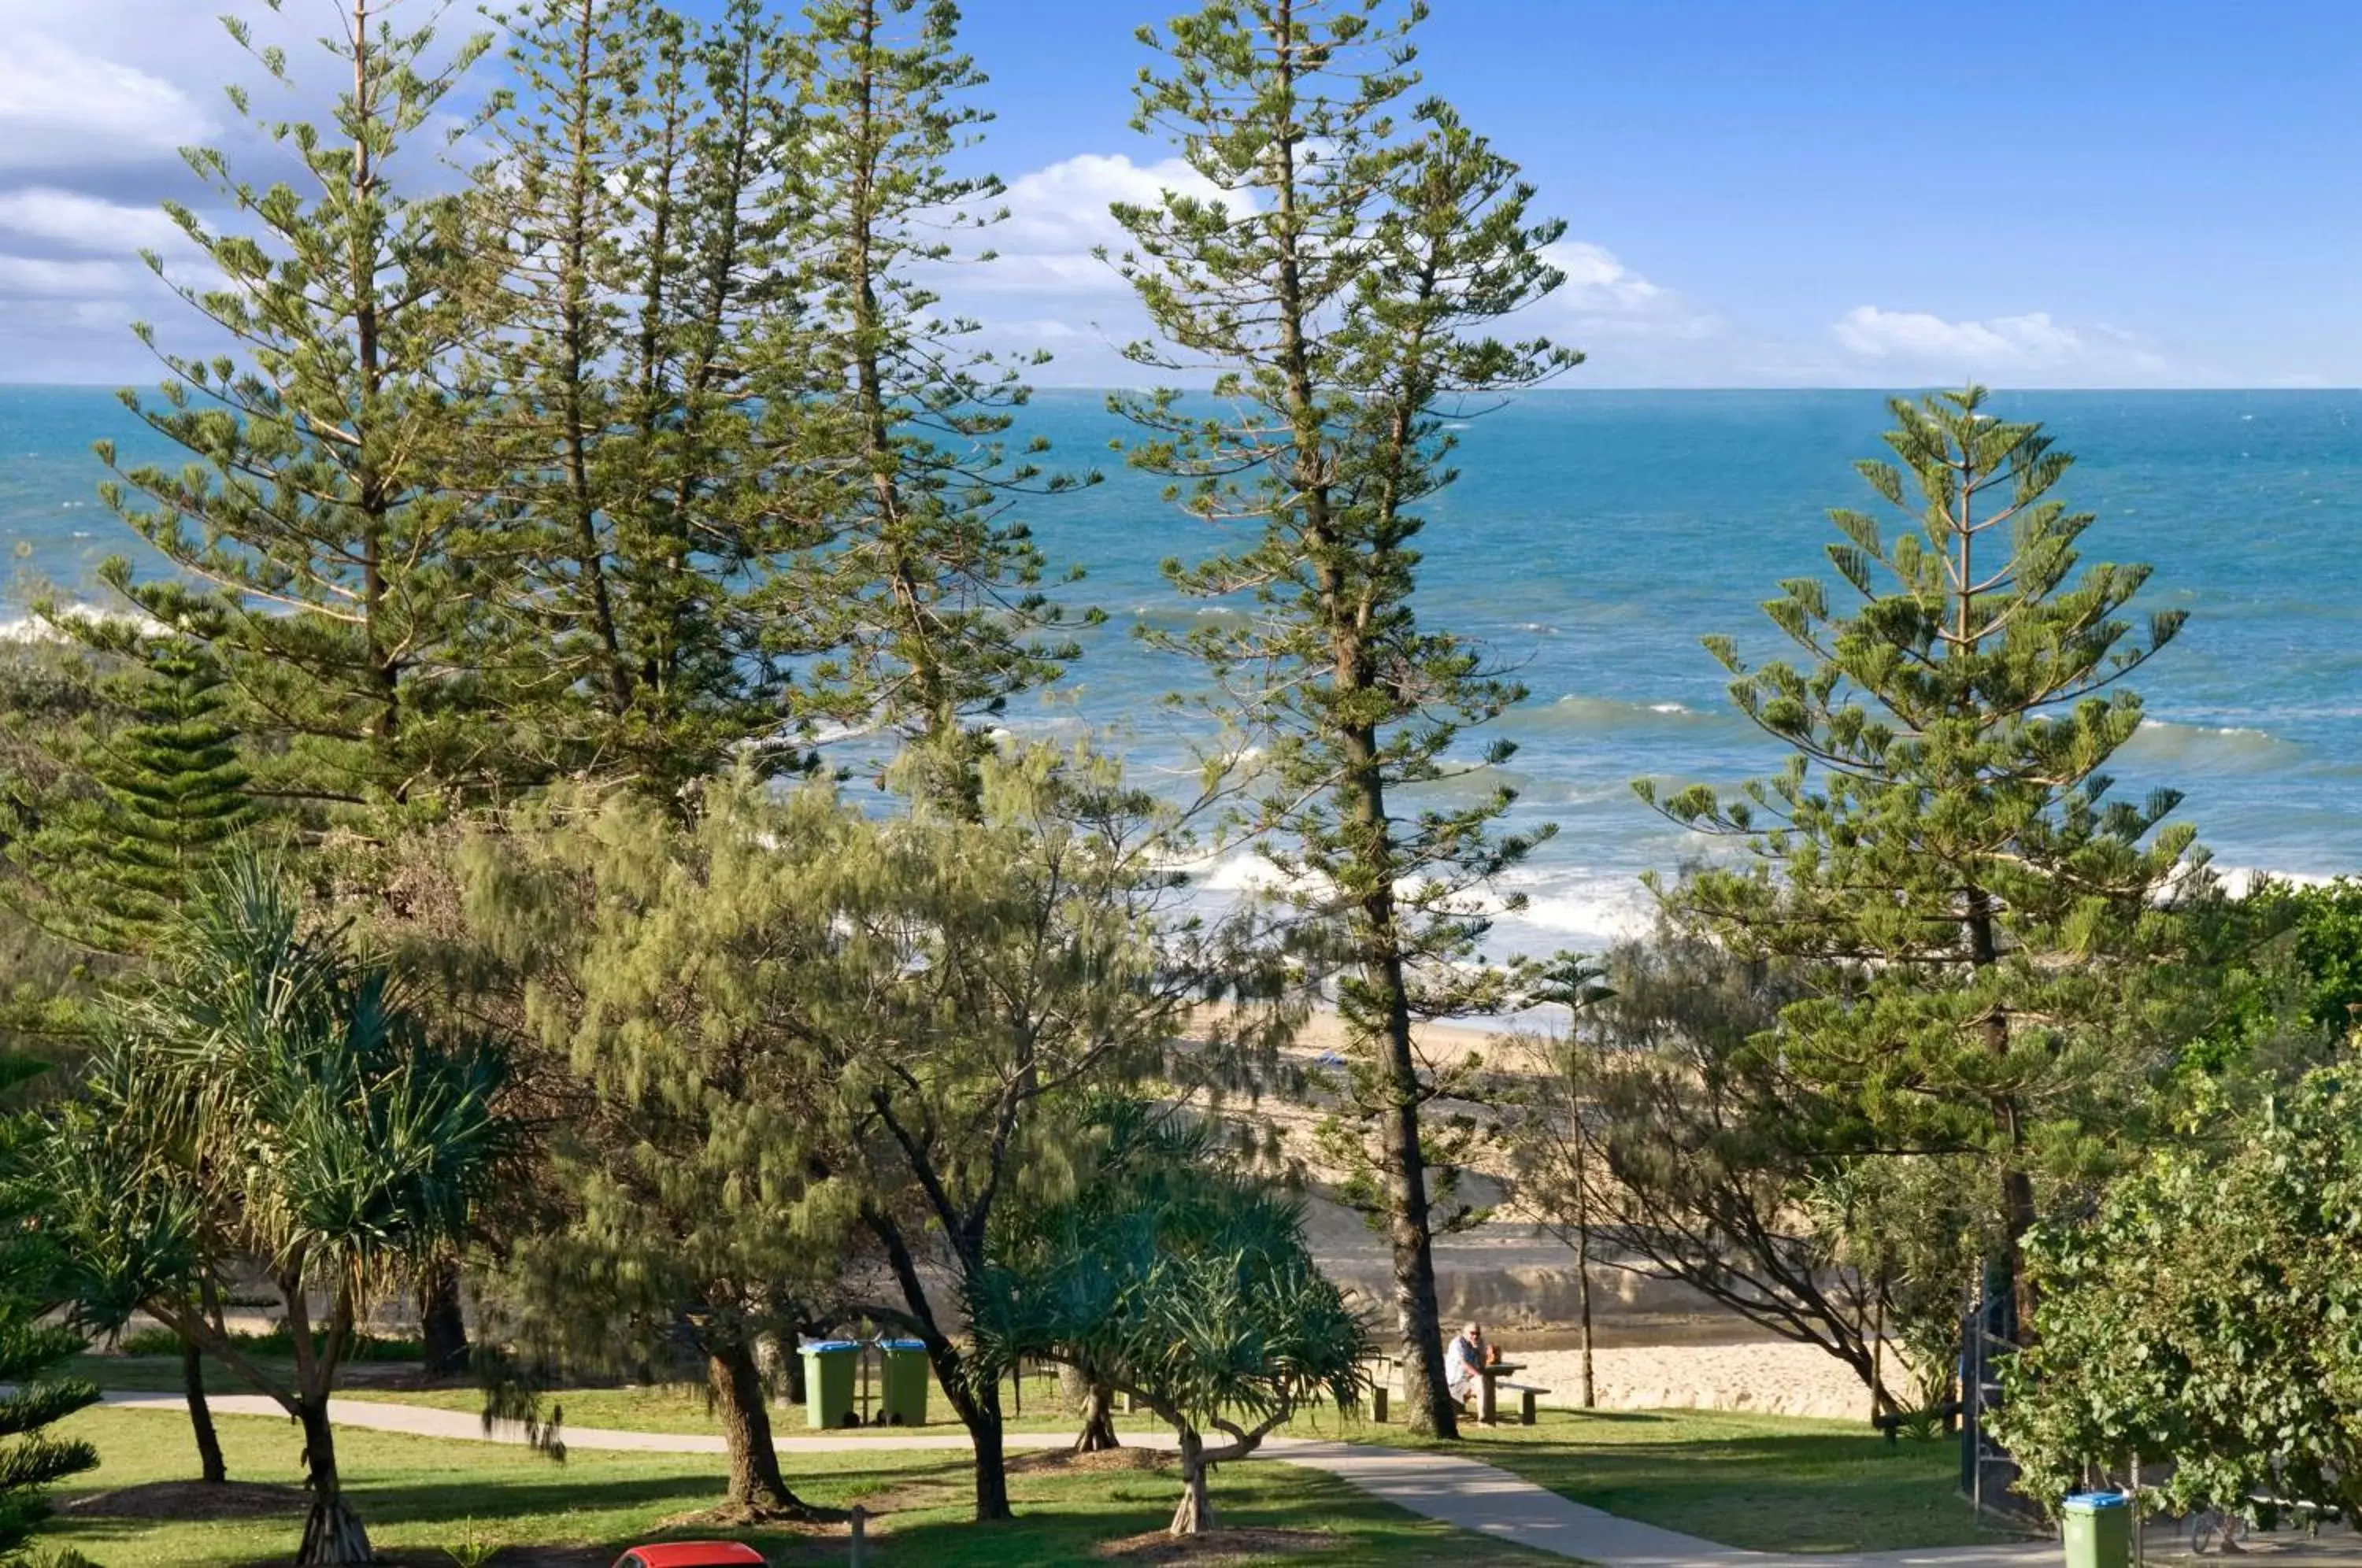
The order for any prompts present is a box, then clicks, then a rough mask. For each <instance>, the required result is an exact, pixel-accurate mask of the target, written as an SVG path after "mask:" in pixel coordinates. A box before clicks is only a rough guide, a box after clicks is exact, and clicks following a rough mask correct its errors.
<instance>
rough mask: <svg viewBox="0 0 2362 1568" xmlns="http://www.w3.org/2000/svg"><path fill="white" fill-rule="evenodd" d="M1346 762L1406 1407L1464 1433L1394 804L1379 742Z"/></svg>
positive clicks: (1355, 664)
mask: <svg viewBox="0 0 2362 1568" xmlns="http://www.w3.org/2000/svg"><path fill="white" fill-rule="evenodd" d="M1359 653H1360V650H1359V648H1358V647H1357V646H1354V647H1351V649H1350V651H1348V650H1347V648H1346V647H1343V646H1341V651H1340V656H1339V658H1338V667H1339V669H1338V680H1339V684H1340V685H1341V686H1345V687H1347V689H1349V690H1351V689H1356V688H1358V687H1359V686H1360V685H1361V684H1362V680H1361V674H1362V672H1361V670H1360V668H1359ZM1341 738H1342V739H1343V741H1344V751H1345V755H1346V766H1347V773H1346V793H1347V795H1348V799H1349V801H1350V804H1349V807H1348V810H1349V812H1351V820H1352V824H1353V826H1354V827H1355V829H1357V830H1358V834H1359V836H1360V837H1361V839H1362V844H1361V845H1360V847H1359V851H1358V854H1359V857H1360V859H1361V862H1362V866H1363V869H1364V872H1365V874H1367V875H1368V876H1369V878H1370V883H1371V888H1370V891H1369V892H1368V893H1367V894H1366V895H1365V896H1364V898H1363V919H1364V921H1365V922H1367V929H1366V930H1365V931H1364V933H1363V937H1362V940H1363V942H1364V943H1365V944H1367V947H1368V948H1369V949H1374V952H1371V953H1370V955H1369V957H1368V958H1367V959H1365V961H1364V963H1363V982H1364V983H1365V984H1367V985H1368V986H1369V987H1370V988H1371V989H1372V991H1374V993H1375V997H1376V1000H1377V1002H1378V1004H1379V1005H1380V1006H1382V1007H1384V1008H1385V1020H1384V1021H1383V1024H1382V1027H1381V1030H1380V1037H1379V1039H1378V1041H1377V1046H1378V1051H1379V1065H1380V1066H1381V1067H1382V1068H1383V1069H1384V1077H1385V1096H1386V1100H1387V1104H1386V1107H1385V1128H1384V1130H1383V1132H1382V1133H1381V1137H1382V1139H1383V1142H1384V1149H1383V1165H1384V1168H1385V1178H1386V1211H1387V1212H1386V1240H1387V1242H1389V1244H1390V1245H1391V1248H1392V1251H1393V1253H1394V1282H1395V1318H1396V1325H1397V1326H1398V1327H1399V1329H1400V1330H1401V1332H1402V1344H1403V1405H1404V1416H1405V1419H1406V1421H1407V1425H1408V1426H1409V1429H1410V1430H1411V1431H1412V1432H1414V1433H1418V1434H1423V1435H1427V1436H1431V1437H1440V1438H1456V1437H1458V1436H1459V1435H1460V1404H1459V1401H1458V1400H1456V1399H1454V1398H1452V1397H1451V1380H1450V1377H1449V1376H1448V1375H1447V1373H1446V1370H1445V1366H1444V1359H1443V1314H1442V1309H1440V1307H1439V1306H1438V1304H1437V1300H1436V1289H1435V1238H1434V1231H1433V1227H1432V1224H1431V1222H1430V1220H1429V1206H1428V1194H1427V1151H1426V1148H1425V1146H1424V1145H1423V1143H1421V1140H1420V1137H1419V1121H1420V1114H1419V1113H1420V1100H1421V1099H1422V1095H1421V1088H1420V1084H1419V1079H1418V1055H1417V1054H1416V1052H1415V1051H1414V1049H1413V1047H1412V1043H1411V1025H1410V988H1409V982H1408V977H1407V976H1406V975H1405V974H1404V972H1403V962H1402V956H1401V955H1400V954H1399V952H1397V951H1396V948H1395V943H1394V937H1395V924H1396V909H1395V894H1394V878H1393V875H1392V861H1393V845H1392V843H1391V841H1390V834H1389V828H1388V825H1387V823H1386V817H1385V793H1384V790H1383V789H1382V787H1381V786H1380V784H1379V782H1378V778H1377V769H1378V763H1377V737H1376V736H1375V735H1374V734H1371V733H1370V732H1368V731H1366V730H1349V731H1347V732H1346V733H1345V734H1344V735H1343V736H1342V737H1341Z"/></svg>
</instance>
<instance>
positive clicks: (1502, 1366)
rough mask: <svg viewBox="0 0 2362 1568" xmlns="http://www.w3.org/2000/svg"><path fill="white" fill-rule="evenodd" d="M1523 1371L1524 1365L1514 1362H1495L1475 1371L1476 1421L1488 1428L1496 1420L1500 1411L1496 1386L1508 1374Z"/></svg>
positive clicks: (1498, 1393)
mask: <svg viewBox="0 0 2362 1568" xmlns="http://www.w3.org/2000/svg"><path fill="white" fill-rule="evenodd" d="M1525 1369H1526V1368H1525V1364H1524V1363H1522V1362H1515V1361H1496V1362H1493V1363H1491V1364H1487V1365H1485V1366H1480V1367H1478V1368H1477V1369H1476V1419H1478V1420H1480V1421H1482V1422H1484V1423H1485V1425H1486V1426H1488V1427H1489V1426H1491V1425H1492V1424H1493V1423H1494V1421H1495V1420H1496V1419H1497V1418H1498V1413H1499V1409H1500V1392H1499V1389H1498V1388H1497V1387H1496V1385H1497V1384H1498V1383H1499V1381H1500V1380H1501V1379H1502V1378H1504V1377H1507V1376H1508V1375H1509V1374H1511V1373H1513V1372H1523V1371H1525Z"/></svg>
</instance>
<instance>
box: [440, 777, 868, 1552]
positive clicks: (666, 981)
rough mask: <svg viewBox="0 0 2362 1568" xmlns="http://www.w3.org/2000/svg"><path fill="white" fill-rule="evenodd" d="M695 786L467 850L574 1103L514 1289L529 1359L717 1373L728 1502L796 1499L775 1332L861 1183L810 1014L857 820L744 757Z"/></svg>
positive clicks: (521, 829) (472, 895)
mask: <svg viewBox="0 0 2362 1568" xmlns="http://www.w3.org/2000/svg"><path fill="white" fill-rule="evenodd" d="M694 807H695V809H694V810H693V812H692V813H691V814H690V819H689V821H688V822H687V823H685V824H684V823H679V822H678V821H676V820H674V819H672V818H671V817H669V816H668V813H667V812H665V811H664V810H663V809H662V808H660V807H658V806H657V805H656V804H655V803H654V802H649V801H640V800H635V799H632V798H628V797H626V798H619V799H616V800H613V801H606V802H604V803H603V804H592V803H590V802H584V801H568V800H560V801H555V802H551V803H547V804H545V805H543V806H540V807H535V808H533V809H531V810H527V811H520V812H516V813H514V814H513V815H512V816H511V817H509V818H508V819H506V820H504V821H503V822H502V823H500V824H499V825H498V828H497V831H490V830H488V831H485V832H483V833H481V834H477V835H475V836H474V837H473V838H472V839H471V840H470V841H469V844H468V845H466V847H465V849H464V851H463V855H462V860H463V865H462V867H461V871H460V881H461V885H462V888H463V890H464V892H463V896H464V900H465V906H466V909H467V911H468V916H469V924H470V926H471V928H472V930H473V932H474V933H475V934H476V937H477V940H479V941H480V943H481V944H483V946H484V947H485V949H486V950H487V952H488V954H489V955H490V956H491V958H492V959H493V960H494V961H495V962H496V963H497V964H498V965H499V966H500V977H499V978H498V980H497V981H496V982H495V983H496V984H497V985H498V986H499V987H500V988H502V989H505V990H513V992H514V993H516V995H517V999H518V1000H519V1003H520V1005H521V1010H522V1013H523V1016H524V1018H525V1019H526V1020H527V1021H528V1022H529V1025H530V1027H531V1028H532V1029H533V1030H534V1031H535V1035H536V1039H535V1043H536V1044H537V1045H538V1046H539V1047H540V1051H541V1053H542V1055H541V1060H542V1062H543V1066H542V1070H541V1074H540V1076H541V1077H542V1080H543V1088H544V1092H546V1093H547V1094H549V1095H550V1096H551V1097H552V1099H553V1102H554V1103H555V1104H556V1105H557V1106H558V1107H560V1108H561V1112H560V1117H559V1124H558V1125H557V1127H556V1128H554V1129H553V1130H552V1134H551V1138H550V1147H549V1151H548V1153H549V1162H548V1165H547V1167H546V1185H547V1187H548V1188H549V1189H550V1198H551V1207H552V1212H550V1213H549V1214H547V1215H545V1216H543V1217H542V1223H541V1224H540V1225H538V1226H537V1227H535V1229H534V1231H532V1232H531V1233H529V1234H527V1235H525V1236H524V1237H522V1238H520V1239H519V1240H518V1241H517V1242H516V1243H515V1244H514V1245H513V1247H512V1248H511V1250H510V1252H511V1255H510V1260H509V1265H508V1267H507V1268H506V1269H505V1271H504V1273H503V1277H502V1281H501V1290H500V1296H501V1298H502V1303H503V1311H504V1316H505V1318H506V1319H507V1322H506V1324H505V1325H504V1326H505V1327H506V1329H507V1330H508V1331H509V1332H510V1334H511V1336H512V1337H513V1342H514V1345H515V1348H516V1350H517V1352H518V1353H520V1354H521V1355H522V1356H523V1357H524V1359H525V1362H526V1366H525V1367H524V1369H523V1370H524V1371H526V1372H528V1373H530V1372H535V1371H536V1370H539V1369H546V1370H550V1371H555V1372H560V1373H562V1372H565V1371H568V1370H573V1371H584V1370H589V1371H595V1372H600V1373H606V1374H611V1375H614V1374H621V1375H634V1376H651V1375H653V1376H658V1377H667V1378H672V1379H682V1380H695V1381H699V1382H703V1383H706V1384H707V1385H708V1386H709V1387H710V1388H711V1389H712V1392H713V1394H714V1397H715V1399H716V1402H717V1405H718V1407H720V1409H721V1413H722V1415H723V1430H724V1432H725V1434H726V1436H727V1437H728V1440H729V1442H730V1455H731V1484H730V1493H729V1501H730V1504H731V1506H732V1507H735V1508H738V1509H741V1510H745V1511H747V1512H749V1513H753V1514H790V1515H791V1514H800V1513H801V1512H803V1511H804V1510H803V1505H802V1504H801V1503H800V1501H799V1500H798V1499H797V1498H796V1496H795V1494H794V1493H793V1491H792V1490H790V1489H789V1486H788V1485H787V1483H786V1481H785V1480H784V1478H783V1477H782V1476H781V1475H780V1473H779V1468H778V1459H777V1457H776V1455H775V1454H774V1453H773V1452H772V1448H771V1441H770V1430H769V1419H768V1415H767V1408H766V1402H765V1398H764V1395H763V1391H762V1388H761V1384H760V1379H759V1378H758V1376H757V1375H756V1350H757V1346H758V1344H759V1342H761V1341H762V1340H763V1339H764V1338H765V1337H766V1336H778V1337H781V1338H785V1339H788V1340H789V1341H792V1339H793V1337H794V1336H795V1334H796V1332H797V1331H798V1330H799V1328H800V1326H801V1324H802V1322H803V1321H804V1316H805V1314H804V1310H803V1309H805V1307H806V1305H807V1304H808V1303H810V1302H811V1301H812V1300H813V1298H814V1297H815V1296H817V1295H819V1294H821V1293H822V1292H824V1291H825V1290H826V1289H828V1288H829V1287H830V1286H833V1283H834V1278H835V1275H836V1272H837V1270H838V1268H839V1267H840V1257H841V1254H842V1252H843V1250H844V1231H845V1229H846V1226H847V1224H848V1222H849V1220H850V1214H849V1210H850V1209H852V1207H853V1204H854V1199H853V1198H850V1197H846V1196H844V1195H842V1194H840V1193H839V1192H837V1191H836V1189H835V1188H834V1187H833V1186H832V1184H830V1183H829V1182H827V1181H826V1180H824V1179H822V1175H821V1173H823V1172H825V1171H827V1170H828V1169H829V1168H830V1167H831V1166H832V1165H836V1164H840V1163H841V1160H842V1156H841V1154H836V1153H834V1152H833V1151H834V1150H835V1148H836V1147H837V1145H834V1144H833V1143H832V1142H831V1138H830V1134H831V1133H832V1132H833V1130H834V1125H835V1122H834V1111H835V1099H836V1094H837V1085H836V1082H835V1080H834V1078H833V1076H832V1075H831V1074H830V1073H829V1072H828V1071H827V1068H828V1066H829V1064H828V1062H827V1058H826V1056H825V1054H824V1053H823V1052H822V1049H821V1042H820V1041H819V1040H817V1039H815V1037H814V1033H813V1031H814V1027H815V1025H814V1012H815V1010H817V1009H820V1008H822V1007H824V1006H825V1005H826V1000H827V991H826V988H825V985H824V981H823V978H822V972H823V971H822V966H823V965H824V964H825V961H826V957H827V954H828V951H829V947H830V933H829V930H828V918H829V914H830V912H831V905H830V903H829V901H828V899H827V897H826V896H825V893H824V891H823V890H822V889H823V887H824V881H825V878H826V876H827V874H828V873H827V867H828V866H829V864H830V862H831V861H832V860H833V858H834V857H835V856H837V855H839V854H840V853H842V850H843V845H844V838H845V835H846V834H847V833H848V832H849V831H850V830H851V828H852V826H853V820H852V819H851V818H849V817H848V816H846V815H845V814H844V813H843V812H839V811H838V810H837V809H836V807H835V805H834V803H833V801H831V800H830V799H829V798H828V796H827V794H826V792H825V791H824V790H817V789H815V790H806V791H800V792H799V793H797V794H796V795H794V796H792V797H790V798H789V799H787V800H785V801H779V800H775V799H773V798H772V797H771V796H769V795H768V794H767V792H766V790H764V789H763V787H762V786H761V784H760V783H759V781H757V780H755V779H752V778H738V779H735V780H723V781H717V782H715V783H712V784H711V785H709V786H708V787H707V788H706V789H704V790H701V792H700V793H699V796H698V798H697V800H696V801H695V803H694ZM750 1388H751V1390H752V1391H753V1396H754V1397H752V1399H751V1401H750V1400H748V1399H747V1398H746V1397H745V1392H746V1390H748V1389H750ZM538 1413H539V1412H538V1411H536V1412H535V1414H538Z"/></svg>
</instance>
